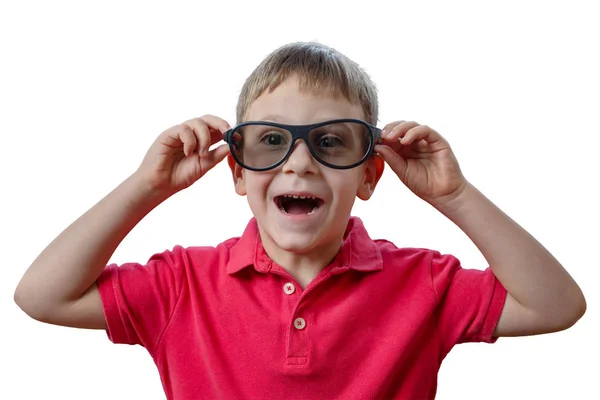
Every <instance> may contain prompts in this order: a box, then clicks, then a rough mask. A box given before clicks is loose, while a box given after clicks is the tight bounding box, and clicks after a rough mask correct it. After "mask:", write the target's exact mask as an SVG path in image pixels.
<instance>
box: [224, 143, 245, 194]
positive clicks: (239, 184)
mask: <svg viewBox="0 0 600 400" xmlns="http://www.w3.org/2000/svg"><path fill="white" fill-rule="evenodd" d="M227 164H229V169H231V175H232V177H233V184H234V185H235V192H236V193H237V194H239V195H240V196H245V195H246V181H245V180H244V169H243V168H242V167H240V166H239V165H238V163H236V162H235V160H234V159H233V157H232V156H231V153H229V154H228V155H227Z"/></svg>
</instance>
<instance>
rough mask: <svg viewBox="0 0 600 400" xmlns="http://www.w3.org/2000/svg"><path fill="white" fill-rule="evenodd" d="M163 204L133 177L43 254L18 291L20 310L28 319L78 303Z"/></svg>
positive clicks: (32, 266)
mask: <svg viewBox="0 0 600 400" xmlns="http://www.w3.org/2000/svg"><path fill="white" fill-rule="evenodd" d="M161 201H162V199H161V198H160V197H159V196H156V195H150V193H149V192H148V191H145V189H144V188H143V187H142V186H141V185H140V184H139V183H138V180H136V179H135V176H131V177H130V178H128V179H127V180H125V181H124V182H123V183H122V184H120V185H119V186H118V187H117V188H115V189H114V190H113V191H112V192H111V193H110V194H108V195H107V196H106V197H105V198H103V199H102V200H101V201H100V202H98V203H97V204H96V205H95V206H93V207H92V208H91V209H90V210H89V211H87V212H86V213H85V214H83V215H82V216H81V217H80V218H78V219H77V220H76V221H75V222H73V223H72V224H71V225H70V226H69V227H68V228H66V229H65V230H64V231H63V232H62V233H61V234H60V235H59V236H58V237H57V238H56V239H54V241H53V242H52V243H50V245H48V247H46V249H44V251H42V253H41V254H40V255H39V256H38V257H37V259H36V260H35V261H34V262H33V264H32V265H31V266H30V267H29V268H28V269H27V271H26V272H25V274H24V276H23V277H22V279H21V281H20V282H19V285H18V286H17V289H16V291H15V301H16V302H17V304H19V306H20V307H21V308H23V309H24V310H25V311H26V312H28V313H29V314H43V313H44V312H45V310H48V309H51V308H55V307H56V306H57V305H61V304H66V303H69V302H72V301H75V300H77V299H79V298H80V297H81V296H82V295H83V293H84V292H85V291H86V290H87V289H88V288H90V286H91V285H92V284H94V282H95V281H96V280H97V279H98V277H99V276H100V274H101V273H102V271H103V269H104V268H105V266H106V264H107V263H108V261H109V259H110V257H111V256H112V254H113V253H114V251H115V249H116V248H117V246H118V245H119V243H121V241H122V240H123V239H124V238H125V236H126V235H127V234H128V233H129V232H130V231H131V229H133V227H134V226H135V225H136V224H137V223H138V222H139V221H140V220H141V219H142V218H143V217H144V216H145V215H146V214H148V213H149V212H150V211H151V210H152V209H153V208H154V207H156V206H157V205H158V204H160V202H161Z"/></svg>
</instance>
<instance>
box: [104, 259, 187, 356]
mask: <svg viewBox="0 0 600 400" xmlns="http://www.w3.org/2000/svg"><path fill="white" fill-rule="evenodd" d="M185 262H186V259H185V250H184V249H182V248H181V247H176V248H175V249H173V251H165V252H163V253H160V254H155V255H153V256H152V257H151V258H150V259H149V260H148V262H147V263H146V264H138V263H126V264H123V265H121V266H117V265H116V264H110V265H108V266H107V267H106V268H105V270H104V271H103V273H102V275H101V276H100V278H99V279H98V280H97V285H98V290H99V292H100V297H101V299H102V306H103V309H104V315H105V318H106V321H107V325H108V330H107V334H108V338H109V339H110V340H111V341H112V342H114V343H120V344H139V345H142V346H144V347H145V348H146V349H148V351H150V352H151V353H152V352H153V351H154V348H155V346H156V345H157V343H158V341H159V340H160V336H161V335H162V333H163V331H164V330H165V328H166V326H167V324H168V322H169V320H170V318H171V315H172V314H173V311H174V309H175V306H176V304H177V301H178V298H179V294H180V293H181V287H182V279H183V276H184V273H183V271H184V263H185Z"/></svg>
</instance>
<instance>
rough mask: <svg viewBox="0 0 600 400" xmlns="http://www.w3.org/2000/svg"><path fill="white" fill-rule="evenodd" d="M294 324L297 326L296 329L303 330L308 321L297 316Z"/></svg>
mask: <svg viewBox="0 0 600 400" xmlns="http://www.w3.org/2000/svg"><path fill="white" fill-rule="evenodd" d="M294 326H295V327H296V329H298V330H302V329H304V327H305V326H306V321H305V320H304V318H296V319H295V320H294Z"/></svg>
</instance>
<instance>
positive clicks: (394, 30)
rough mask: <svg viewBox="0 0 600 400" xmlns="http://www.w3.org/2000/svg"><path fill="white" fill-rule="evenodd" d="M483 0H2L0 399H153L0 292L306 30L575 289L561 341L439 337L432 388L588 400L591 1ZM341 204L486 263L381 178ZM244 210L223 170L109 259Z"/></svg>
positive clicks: (76, 338)
mask: <svg viewBox="0 0 600 400" xmlns="http://www.w3.org/2000/svg"><path fill="white" fill-rule="evenodd" d="M217 3H218V4H217ZM415 3H416V2H415ZM482 3H483V2H479V3H476V2H472V3H465V2H457V1H452V2H446V3H438V4H434V3H430V2H419V3H418V4H419V5H404V4H402V3H400V4H395V5H391V4H392V3H390V4H387V5H384V4H383V3H382V2H379V1H373V0H371V1H368V2H364V1H363V2H354V3H353V2H349V1H346V2H344V3H339V4H334V2H326V1H318V2H313V1H306V0H305V1H294V2H283V1H281V2H265V1H262V2H261V1H254V2H250V1H247V2H239V3H238V2H232V1H223V2H217V1H213V2H200V1H197V2H193V3H189V4H183V3H174V2H169V3H167V2H162V3H160V4H158V3H152V4H150V2H144V3H142V2H138V3H134V2H127V1H122V2H108V1H104V2H75V1H72V2H65V1H52V2H43V1H37V2H33V1H20V2H16V1H15V2H9V1H5V2H2V5H1V7H0V43H1V48H0V50H1V60H0V71H1V74H0V106H1V107H0V134H1V136H0V146H1V147H0V153H1V154H0V155H1V157H0V167H1V168H0V173H1V174H2V176H1V181H0V191H1V194H0V203H1V207H0V217H1V220H0V234H1V237H0V239H1V241H0V246H1V248H0V250H1V253H0V254H1V255H2V256H1V259H0V260H1V266H0V274H1V275H0V295H1V296H0V376H2V378H1V381H2V384H1V385H0V398H2V399H33V398H36V399H41V398H48V399H104V398H110V399H164V394H163V391H162V387H161V384H160V381H159V377H158V374H157V372H156V369H155V366H154V365H153V363H152V360H151V359H150V357H149V356H148V355H147V353H146V352H145V350H144V349H142V348H139V347H130V346H116V345H113V344H111V343H110V342H109V341H108V339H107V338H106V335H105V334H104V332H100V331H84V330H74V329H68V328H61V327H54V326H48V325H45V324H42V323H39V322H36V321H33V320H31V319H30V318H29V317H27V316H26V315H25V314H24V313H22V312H21V311H20V310H19V309H18V307H17V306H16V305H15V304H14V302H13V300H12V296H13V292H14V288H15V286H16V285H17V282H18V281H19V279H20V277H21V276H22V274H23V273H24V272H25V270H26V268H27V267H28V266H29V265H30V263H31V262H32V261H33V260H34V258H35V257H36V256H37V254H38V253H39V252H40V251H41V250H42V249H43V248H44V247H45V246H46V245H47V244H48V243H49V242H50V241H51V240H52V239H53V238H54V237H55V236H56V235H57V234H58V233H59V232H60V231H62V230H63V229H64V228H65V227H66V226H67V225H68V224H69V223H71V222H72V221H73V220H74V219H75V218H77V217H78V216H79V215H81V214H82V213H83V212H84V211H86V210H87V209H88V208H89V207H91V206H92V205H93V204H94V203H95V202H97V201H98V200H99V199H100V198H101V197H103V196H104V195H106V194H107V193H108V192H109V191H110V190H112V189H113V188H114V187H115V186H116V185H118V184H119V183H120V182H121V181H122V180H123V179H124V178H126V177H127V176H128V175H129V174H130V173H131V172H133V171H134V169H135V168H136V167H137V166H138V164H139V162H140V161H141V159H142V157H143V155H144V154H145V151H146V149H147V148H148V146H149V145H150V144H151V142H152V141H153V140H154V138H155V137H156V136H157V135H158V134H159V133H160V132H161V131H162V130H164V129H166V128H168V127H170V126H171V125H174V124H177V123H179V122H181V121H183V120H185V119H188V118H192V117H196V116H200V115H203V114H206V113H211V114H216V115H219V116H221V117H223V118H225V119H227V120H228V121H229V122H230V123H231V124H233V123H235V104H236V100H237V95H238V93H239V90H240V88H241V86H242V84H243V82H244V80H245V78H246V77H247V76H248V75H249V74H250V72H251V71H252V70H253V69H254V67H255V66H256V65H257V64H258V63H259V62H260V61H261V60H262V58H263V57H264V56H266V55H267V54H268V53H269V52H271V51H272V50H274V49H275V48H276V47H278V46H280V45H283V44H286V43H288V42H293V41H307V40H318V41H320V42H322V43H324V44H327V45H330V46H333V47H334V48H337V49H338V50H340V51H342V52H343V53H345V54H347V55H348V56H349V57H351V58H352V59H354V60H356V61H357V62H358V63H359V64H361V65H362V66H363V67H364V68H365V69H366V70H367V71H368V73H370V74H371V76H372V77H373V79H374V80H375V82H376V83H377V85H378V87H379V91H380V104H381V113H380V126H382V125H383V124H385V123H387V122H390V121H392V120H396V119H413V120H416V121H418V122H421V123H423V124H428V125H430V126H432V127H433V128H435V129H437V130H438V131H439V132H440V133H442V134H443V135H444V136H445V137H446V138H447V139H448V140H449V141H450V143H451V145H452V146H453V149H454V151H455V153H456V154H457V157H458V159H459V161H460V163H461V167H462V169H463V171H464V173H465V175H466V176H467V178H468V179H469V180H470V181H471V182H473V183H474V184H475V185H476V186H477V187H478V188H479V189H480V190H482V191H483V192H484V193H485V194H486V195H487V196H489V197H490V198H491V199H492V200H493V201H494V202H495V203H496V204H498V205H499V206H500V207H501V208H502V209H503V210H504V211H505V212H507V213H508V214H509V215H510V216H512V217H513V218H515V219H516V220H517V221H518V222H519V223H520V224H521V225H523V226H524V227H525V228H526V229H528V230H529V231H530V232H531V233H532V234H533V235H534V236H535V237H536V238H538V239H539V240H540V241H541V242H542V243H543V244H544V245H545V246H547V247H548V248H549V249H550V250H551V251H552V252H553V254H554V255H555V256H556V257H557V258H558V259H559V260H560V261H561V262H562V263H563V265H564V266H565V267H566V268H567V269H568V271H569V272H570V273H571V274H572V275H573V276H574V277H575V279H576V280H577V281H578V282H579V284H580V285H581V287H582V288H583V290H584V293H585V295H586V297H587V301H588V311H587V314H586V315H585V316H584V318H583V319H582V320H581V321H580V322H579V323H578V324H577V325H576V326H575V327H573V328H572V329H569V330H567V331H564V332H561V333H557V334H552V335H544V336H538V337H529V338H512V339H500V340H499V341H498V342H497V343H496V344H494V345H485V344H469V345H461V346H458V347H456V348H455V349H454V350H453V351H452V352H451V353H450V355H449V356H448V358H447V359H446V360H445V361H444V363H443V365H442V369H441V371H440V375H439V389H438V398H439V399H482V398H486V399H505V398H510V399H598V398H600V389H598V386H597V385H598V378H599V377H600V369H599V368H598V366H597V365H598V364H597V361H598V359H600V352H599V345H598V337H597V335H598V334H597V332H598V331H597V329H598V327H599V316H600V314H599V312H598V306H599V305H600V296H599V294H598V293H599V290H598V289H599V287H600V281H599V278H600V274H599V273H598V269H599V267H600V265H599V260H600V257H599V256H598V247H599V239H600V235H599V234H598V226H599V224H600V218H599V212H598V196H597V193H598V186H599V182H600V180H599V179H598V173H599V172H600V167H599V162H598V158H599V156H598V152H599V151H600V140H599V135H600V124H599V122H598V118H599V111H600V105H599V93H600V80H599V71H600V62H599V61H598V49H599V47H600V46H599V44H598V42H599V38H600V28H599V26H600V25H599V24H598V16H599V14H598V12H597V11H596V9H595V6H593V2H591V1H590V2H577V1H569V2H567V1H564V2H560V3H559V2H525V1H523V2H502V3H500V2H498V3H497V4H498V5H495V6H492V5H490V3H485V5H483V4H482ZM550 3H551V4H550ZM354 213H355V215H357V216H359V217H361V218H362V219H363V221H364V222H365V224H366V226H367V228H368V229H369V231H370V234H371V236H372V237H374V238H386V239H389V240H392V241H394V242H395V243H396V244H397V245H398V246H421V247H429V248H435V249H438V250H440V251H442V252H447V253H452V254H454V255H456V256H458V257H459V258H460V259H461V261H462V262H463V265H464V266H465V267H470V268H481V269H483V268H485V267H486V266H487V265H486V263H485V260H484V259H483V257H482V256H481V255H480V254H479V253H478V251H477V249H476V248H475V247H474V245H473V244H472V243H470V241H469V240H468V239H467V238H466V236H465V235H464V234H463V233H462V232H461V231H460V230H459V229H457V228H456V227H455V226H454V225H453V224H452V223H450V222H449V221H448V220H446V219H445V218H444V217H443V216H442V215H440V214H439V213H437V212H436V211H435V210H434V209H432V208H431V207H429V206H428V205H427V204H424V203H423V202H422V201H420V200H419V199H417V198H416V197H415V196H413V195H412V194H411V193H410V192H409V191H408V190H407V189H406V188H404V187H403V185H402V184H401V183H400V181H399V180H398V179H397V178H396V176H395V175H394V174H393V173H392V172H391V170H389V169H388V170H387V171H386V172H385V174H384V177H383V179H382V181H381V183H380V186H379V187H378V190H377V191H376V193H375V195H374V197H373V198H372V200H370V201H368V202H365V203H363V202H358V203H357V205H356V208H355V211H354ZM250 217H251V215H250V211H249V208H248V206H247V204H246V201H245V199H244V198H241V197H238V196H237V195H236V194H235V193H234V191H233V185H232V181H231V178H230V176H229V170H228V168H227V165H226V163H222V164H220V165H219V166H217V167H216V168H215V169H214V170H213V171H211V172H210V173H209V174H208V175H207V176H206V177H205V178H203V179H202V180H201V181H199V182H198V183H197V184H195V185H194V186H193V187H192V188H190V189H189V190H187V191H184V192H181V193H179V194H178V195H176V196H175V197H173V198H172V199H170V200H168V201H167V202H166V203H164V204H163V205H161V206H160V207H159V208H158V209H156V210H155V211H154V212H153V213H152V214H150V215H149V216H148V217H147V218H146V219H144V220H143V221H142V222H141V223H140V224H139V225H138V226H137V227H136V228H135V229H134V231H133V232H132V233H131V234H130V235H129V236H128V237H127V238H126V240H125V241H124V242H123V243H122V245H121V246H120V247H119V249H118V250H117V252H116V253H115V254H114V256H113V258H112V261H114V262H118V263H121V262H125V261H139V262H144V261H146V260H147V258H148V257H149V256H150V255H151V254H153V253H155V252H160V251H163V250H165V249H168V248H172V247H173V246H174V245H176V244H181V245H184V246H186V245H198V244H217V243H219V242H220V241H222V240H225V239H227V238H229V237H231V236H238V235H239V234H241V232H242V230H243V228H244V226H245V224H246V223H247V221H248V219H249V218H250ZM490 229H494V228H493V227H490Z"/></svg>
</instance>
